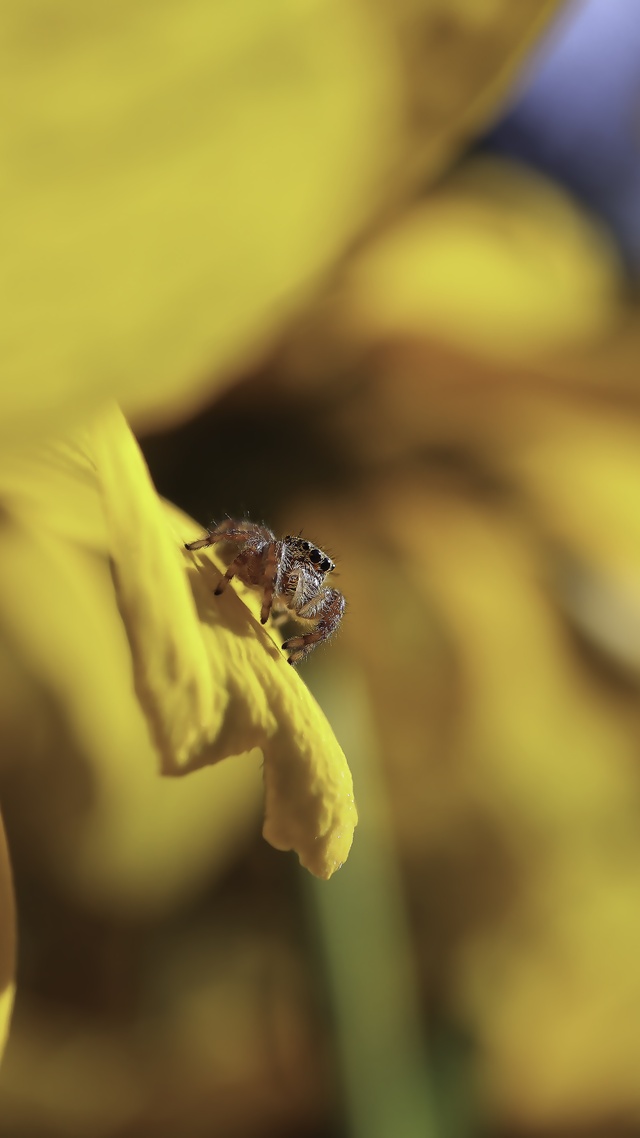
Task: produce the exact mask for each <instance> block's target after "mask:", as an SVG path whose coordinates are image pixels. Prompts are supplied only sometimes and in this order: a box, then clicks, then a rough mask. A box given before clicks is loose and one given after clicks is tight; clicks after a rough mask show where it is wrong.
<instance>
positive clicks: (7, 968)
mask: <svg viewBox="0 0 640 1138" xmlns="http://www.w3.org/2000/svg"><path fill="white" fill-rule="evenodd" d="M15 971H16V912H15V903H14V899H13V883H12V879H11V865H10V862H9V851H8V850H7V842H6V838H5V832H4V825H3V823H2V819H1V818H0V1058H1V1057H2V1055H3V1053H4V1049H5V1045H6V1042H7V1035H8V1033H9V1024H10V1022H11V1012H12V1010H13V997H14V992H15Z"/></svg>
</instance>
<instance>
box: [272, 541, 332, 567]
mask: <svg viewBox="0 0 640 1138" xmlns="http://www.w3.org/2000/svg"><path fill="white" fill-rule="evenodd" d="M284 540H285V542H289V543H290V544H291V545H292V546H294V548H295V550H296V556H297V558H298V560H299V561H308V562H310V564H311V565H313V567H314V569H317V570H318V572H319V573H332V572H333V570H334V569H335V565H334V564H333V561H332V560H331V558H330V557H327V555H326V553H324V552H323V550H322V549H318V547H317V545H313V544H312V543H311V542H310V541H304V540H303V539H302V538H301V537H285V539H284Z"/></svg>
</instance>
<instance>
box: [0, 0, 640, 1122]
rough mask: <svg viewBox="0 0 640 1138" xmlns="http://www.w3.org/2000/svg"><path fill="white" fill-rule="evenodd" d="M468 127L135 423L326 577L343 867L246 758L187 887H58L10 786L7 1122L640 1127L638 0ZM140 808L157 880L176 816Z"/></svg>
mask: <svg viewBox="0 0 640 1138" xmlns="http://www.w3.org/2000/svg"><path fill="white" fill-rule="evenodd" d="M453 8H456V5H453ZM493 8H495V5H493V6H492V5H491V4H489V3H482V4H481V3H479V2H478V4H477V6H476V8H475V9H474V12H475V16H473V18H472V16H471V15H470V14H469V13H470V11H471V9H468V10H467V11H466V14H465V15H466V18H467V19H468V20H469V21H471V22H472V19H475V18H477V20H478V23H479V25H480V24H481V23H482V20H483V19H484V18H485V17H486V18H487V19H488V18H489V17H488V16H487V12H489V10H490V9H491V10H493ZM485 9H486V11H485ZM452 11H453V9H452ZM150 18H151V19H152V18H153V16H152V15H151V17H150ZM455 18H456V17H455V14H452V12H450V13H449V19H450V21H451V26H453V24H454V23H455ZM434 26H435V25H434ZM448 28H449V32H450V30H451V28H450V27H449V25H448V24H447V19H446V18H445V17H444V16H442V14H441V17H440V22H439V24H438V25H437V29H436V30H437V33H438V34H437V35H435V32H434V44H433V45H432V46H431V47H430V49H429V50H430V51H431V52H432V53H433V57H434V59H436V60H437V58H438V52H439V51H440V50H442V51H444V52H446V45H447V42H448V41H447V35H448ZM475 50H476V51H477V55H478V58H479V59H480V62H479V63H478V67H479V68H481V57H482V52H483V50H484V48H483V43H482V37H481V36H480V37H479V38H478V41H477V48H476V49H475ZM458 66H459V67H460V69H462V70H464V69H468V68H469V66H470V62H469V58H467V57H465V56H461V57H460V59H459V60H458ZM449 78H451V76H449ZM453 78H455V76H454V77H453ZM446 81H447V75H446V74H443V77H442V83H443V84H444V83H446ZM452 81H453V79H452ZM436 94H437V90H436ZM485 117H486V119H487V122H488V126H487V127H486V128H485V127H483V128H482V129H480V130H476V131H475V132H470V134H471V136H470V137H469V139H468V141H467V142H466V143H465V145H464V147H462V148H461V151H460V153H459V154H458V155H457V157H456V159H455V161H454V162H450V163H449V164H448V165H446V164H444V165H446V169H443V172H442V173H440V174H439V175H438V177H437V179H436V181H435V183H434V181H433V179H432V178H429V179H426V178H425V179H424V184H422V185H420V186H418V188H417V190H416V191H415V192H413V193H411V194H406V193H404V194H401V195H399V197H400V198H401V200H400V201H397V202H395V203H394V205H393V208H389V209H388V210H387V211H386V213H385V214H384V216H383V217H382V218H379V219H378V221H376V223H375V224H372V225H370V226H369V227H368V229H367V231H366V234H365V235H364V236H362V237H360V238H359V239H358V240H357V241H354V242H353V243H352V247H351V248H350V250H349V252H348V255H346V256H345V257H344V258H342V259H341V260H340V263H339V264H338V265H337V266H335V267H334V268H333V269H332V270H331V272H330V273H329V274H327V275H326V278H325V279H324V284H323V287H322V289H321V290H320V293H319V295H316V296H315V297H314V298H313V300H311V301H309V302H308V303H306V304H305V305H304V306H303V307H302V309H301V311H299V313H298V314H297V315H296V317H295V319H291V320H290V321H289V322H288V323H287V326H286V328H285V330H284V332H282V333H281V334H279V335H278V337H274V338H273V341H272V342H270V344H269V347H268V349H265V350H263V351H262V352H260V353H258V354H257V357H258V358H256V353H253V357H252V358H251V362H250V364H247V365H246V366H244V367H241V368H236V370H235V371H234V373H233V375H232V376H231V377H230V381H229V383H228V386H227V389H226V390H225V391H224V392H223V393H222V394H220V395H219V396H218V397H217V398H216V399H215V400H214V401H212V402H210V403H209V405H207V406H206V407H205V408H204V409H203V410H201V411H200V412H199V413H198V414H197V415H195V416H191V417H189V416H188V410H185V413H184V414H183V415H182V420H183V421H181V422H179V423H178V424H177V425H174V426H173V427H171V428H168V429H158V428H157V427H156V428H154V429H152V428H151V427H150V426H145V424H144V423H142V424H138V425H137V427H138V433H139V437H140V441H141V445H142V448H143V450H144V453H145V456H146V459H147V462H148V464H149V467H150V470H151V473H152V476H153V479H154V481H155V483H156V486H157V488H158V490H159V492H160V493H161V494H162V495H163V496H164V497H166V498H168V499H170V500H171V501H172V502H174V503H176V504H177V505H178V506H180V507H181V508H182V509H183V510H185V511H186V512H188V513H189V514H191V515H192V516H193V517H194V519H196V520H197V525H199V526H202V527H205V526H207V525H209V524H210V523H211V522H212V521H213V520H215V521H219V520H221V519H222V518H223V517H224V516H225V515H231V516H247V517H250V518H251V519H253V520H257V521H263V520H264V521H266V523H267V524H268V525H269V526H270V527H271V528H273V529H274V531H275V532H276V533H278V534H280V533H288V532H298V531H299V530H300V529H302V530H303V532H304V534H305V535H306V536H308V537H309V538H311V539H312V540H313V541H314V542H317V543H318V544H319V545H320V546H321V547H322V548H323V549H325V550H327V551H328V552H329V553H330V554H331V555H332V556H333V557H334V559H335V560H336V562H337V566H338V569H337V574H338V581H337V584H338V586H339V587H340V588H341V589H342V590H343V591H344V593H345V595H346V597H347V600H348V610H347V614H346V617H345V620H344V622H343V628H342V629H341V631H340V633H339V635H338V636H337V637H336V638H335V640H334V641H332V642H331V643H330V644H329V645H327V646H323V647H321V648H320V649H318V651H317V652H316V653H314V655H313V656H312V658H311V659H310V660H309V661H308V663H305V664H304V665H303V666H302V667H301V668H300V674H301V676H302V677H303V679H304V681H305V682H306V683H307V684H308V685H309V687H310V688H311V689H312V691H313V692H314V694H315V695H316V697H317V699H318V700H319V702H320V703H321V705H322V707H323V708H324V710H325V712H326V714H327V716H328V718H329V721H330V723H331V724H332V726H333V728H334V730H335V732H336V734H337V736H338V738H339V740H340V742H341V744H342V746H343V747H344V749H345V752H346V754H347V757H348V759H349V762H350V765H351V767H352V770H353V774H354V780H355V785H356V798H357V802H358V807H359V813H360V825H359V827H358V830H357V832H356V839H355V843H354V848H353V851H352V854H351V857H350V859H349V861H348V862H347V864H346V865H345V866H344V867H343V868H342V869H341V870H340V872H339V874H337V875H336V877H335V878H333V879H332V880H331V881H330V882H329V883H326V882H318V881H315V880H314V879H312V878H311V877H310V875H308V874H307V873H305V871H303V870H301V869H300V868H299V867H298V865H297V863H296V859H295V857H294V856H293V855H284V854H281V853H278V852H276V851H274V850H272V849H271V848H270V847H269V846H268V845H267V844H266V843H265V842H264V841H263V840H262V838H261V836H260V824H261V823H260V819H261V796H260V756H259V754H256V753H253V754H251V755H248V756H243V757H239V758H238V759H237V760H229V761H227V762H226V763H225V764H222V766H221V767H220V768H214V769H212V770H208V771H203V772H198V774H197V775H194V776H190V779H187V780H185V785H186V784H187V783H190V782H193V789H188V790H185V791H182V790H181V789H180V787H179V786H178V792H179V793H180V794H181V795H182V794H184V801H183V805H182V806H181V812H180V816H179V818H178V819H175V818H173V816H172V817H171V819H170V820H169V822H167V823H166V825H168V826H170V827H173V830H172V833H171V841H172V842H176V841H177V838H179V841H178V842H177V844H178V846H179V847H180V849H181V850H182V854H181V855H180V856H181V857H182V858H183V859H184V867H183V868H182V869H180V868H179V869H178V870H176V873H175V880H173V881H172V882H169V883H168V884H166V883H165V882H157V883H156V884H155V885H152V886H151V887H150V888H149V890H148V891H146V892H145V888H143V887H142V886H141V888H140V893H139V896H138V895H136V892H135V889H133V888H131V889H129V890H128V891H127V890H126V889H125V890H123V894H122V896H120V894H119V893H118V890H117V889H116V888H112V889H111V890H110V892H108V895H107V894H102V893H101V892H100V889H99V887H98V885H96V884H95V883H92V882H91V880H90V879H89V880H88V882H85V886H84V889H78V888H77V886H76V885H75V884H74V886H73V888H72V887H69V888H66V887H65V884H64V881H61V879H60V875H59V874H58V876H57V877H55V878H52V877H51V876H50V875H48V874H47V872H46V867H45V866H43V865H42V864H41V861H39V860H38V857H37V856H36V855H34V852H33V844H32V842H31V841H30V840H27V839H25V837H24V825H23V823H24V817H23V814H24V811H25V810H26V806H24V805H23V801H26V799H25V797H24V796H25V795H26V794H27V790H28V789H29V788H28V780H27V790H25V783H24V780H20V779H15V777H13V776H12V775H11V774H10V773H9V774H8V773H6V772H5V773H4V775H3V780H4V785H3V788H2V789H3V795H4V798H5V801H7V802H8V803H9V809H8V810H7V829H8V834H9V839H10V843H11V848H12V852H13V857H14V862H15V871H16V891H17V896H18V907H19V922H20V931H21V948H20V969H19V984H20V988H19V992H20V995H19V998H18V1003H17V1007H16V1014H15V1018H14V1024H13V1028H12V1036H11V1041H10V1045H9V1048H8V1051H7V1055H6V1058H5V1061H4V1065H3V1069H2V1074H1V1076H0V1138H23V1136H24V1138H67V1136H69V1138H75V1136H78V1138H152V1136H153V1138H165V1136H166V1138H168V1136H169V1135H175V1134H179V1135H181V1136H183V1135H184V1136H185V1138H192V1136H193V1138H209V1136H211V1138H419V1136H422V1138H476V1136H482V1138H494V1136H495V1138H518V1136H527V1138H538V1136H540V1138H543V1136H544V1138H630V1136H632V1135H636V1134H638V1133H640V712H639V701H638V694H639V685H640V509H639V499H640V494H639V491H640V398H639V395H640V386H639V379H638V374H639V372H638V365H639V361H640V295H639V283H638V278H639V274H640V10H639V9H638V6H637V5H636V4H635V3H633V2H632V0H577V2H573V3H568V4H566V5H564V6H561V7H560V8H559V9H558V11H557V13H556V14H555V15H554V18H553V20H552V21H551V22H550V24H549V25H548V26H547V27H546V28H545V30H544V33H543V35H542V37H541V39H540V40H539V42H538V43H537V44H536V45H535V47H534V48H532V49H531V50H530V51H529V52H528V54H526V56H525V57H524V59H523V60H521V61H520V62H519V63H518V66H517V68H516V70H515V73H514V74H513V75H511V76H510V78H509V81H508V83H507V84H506V89H505V90H504V91H503V92H502V93H501V96H500V99H499V100H498V102H497V105H496V106H494V107H493V110H492V113H491V115H487V116H485ZM489 120H490V121H489ZM199 532H200V531H199V530H198V529H197V528H196V529H195V531H194V538H195V537H197V536H198V535H199ZM79 771H80V764H79V763H78V762H76V761H75V760H74V759H73V758H72V759H71V760H70V762H69V773H68V784H67V792H66V793H67V796H68V795H71V797H72V798H73V808H74V810H77V811H82V810H84V809H87V808H88V807H87V803H88V802H89V801H90V794H89V792H88V791H87V787H86V786H85V784H84V782H83V778H82V776H81V774H80V773H79ZM74 772H75V774H74ZM205 782H206V795H207V796H208V797H207V816H206V818H205V817H204V816H203V812H202V808H201V805H199V802H198V799H199V798H201V794H204V793H205ZM176 785H177V784H172V787H171V791H172V793H173V792H175V786H176ZM127 794H128V795H129V797H127V804H126V806H125V805H123V804H122V803H121V802H120V800H119V798H118V794H117V793H114V795H113V801H114V803H115V804H116V805H115V806H114V807H113V808H114V809H116V807H117V808H118V809H121V810H125V809H126V810H128V811H129V812H130V816H131V817H132V818H134V819H135V818H138V819H139V831H138V829H137V823H134V826H133V829H134V831H135V832H136V833H138V834H139V842H138V844H136V843H135V842H134V843H133V845H132V846H131V849H130V850H129V853H130V854H131V857H132V859H133V861H135V860H136V859H138V860H137V862H136V865H137V867H138V868H137V869H136V873H138V878H136V880H138V879H139V880H140V881H142V882H149V881H152V880H153V875H154V864H157V863H154V857H155V853H156V847H157V845H158V844H159V841H160V838H161V837H162V833H163V831H162V828H161V826H160V823H158V822H157V818H158V816H159V815H158V814H156V813H155V812H156V811H159V813H160V814H162V809H163V808H162V806H161V805H158V802H156V800H155V798H154V799H153V800H151V799H150V798H149V797H148V788H147V787H146V784H143V783H142V782H141V784H140V787H139V788H137V787H135V786H134V787H133V789H130V788H129V789H128V791H127ZM118 803H120V805H119V806H118ZM216 803H217V805H216ZM47 809H49V804H48V805H47V808H46V809H45V810H43V812H42V813H43V817H42V818H41V819H40V818H39V820H38V824H42V825H44V826H52V827H54V828H55V827H56V826H59V827H61V828H62V827H63V826H64V819H65V817H66V815H65V812H64V811H65V809H68V806H65V807H64V809H63V808H62V807H61V808H60V810H59V811H58V813H56V810H58V806H57V804H56V800H55V799H54V801H53V804H52V805H51V806H50V810H51V816H50V817H48V818H45V817H44V815H45V814H46V813H47ZM164 824H165V823H164V822H163V823H162V825H164ZM156 825H157V826H159V827H160V828H159V829H158V830H157V832H155V831H154V827H155V826H156ZM31 826H33V823H31ZM32 832H33V831H32V829H31V830H29V833H30V834H32ZM152 832H154V833H155V837H154V836H153V833H152ZM117 834H118V830H117V826H114V828H113V831H112V836H111V838H110V839H109V840H110V841H111V842H112V843H113V846H114V850H115V847H117V845H118V837H117ZM154 843H155V844H154ZM77 856H78V857H82V850H81V848H79V850H78V854H77ZM106 856H110V851H109V848H108V847H107V848H106V852H105V857H106ZM122 866H123V868H122V874H123V879H124V877H126V875H127V874H128V873H129V872H133V871H130V870H129V869H128V862H127V860H126V857H123V860H122ZM158 872H160V870H158ZM165 884H166V888H165Z"/></svg>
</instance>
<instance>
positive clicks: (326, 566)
mask: <svg viewBox="0 0 640 1138" xmlns="http://www.w3.org/2000/svg"><path fill="white" fill-rule="evenodd" d="M320 568H321V569H322V572H323V573H328V572H329V570H330V569H333V565H332V564H331V562H330V561H329V558H328V557H325V559H324V561H322V562H321V563H320Z"/></svg>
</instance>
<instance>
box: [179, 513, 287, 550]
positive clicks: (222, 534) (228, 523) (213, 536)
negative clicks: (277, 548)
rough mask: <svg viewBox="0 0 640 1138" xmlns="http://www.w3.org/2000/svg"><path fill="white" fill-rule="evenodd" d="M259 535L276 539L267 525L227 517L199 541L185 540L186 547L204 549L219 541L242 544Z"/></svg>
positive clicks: (267, 538)
mask: <svg viewBox="0 0 640 1138" xmlns="http://www.w3.org/2000/svg"><path fill="white" fill-rule="evenodd" d="M257 536H260V537H262V538H265V539H266V540H267V541H273V540H274V537H273V534H272V533H271V530H268V529H267V527H266V526H259V525H256V524H255V522H249V521H247V522H243V521H240V520H238V519H237V518H225V520H224V521H223V522H220V524H219V525H217V526H214V528H213V529H210V530H209V531H208V532H207V536H206V537H201V538H199V539H198V541H189V542H185V549H191V550H196V549H204V548H205V546H207V545H215V544H216V542H218V541H235V542H237V543H238V544H239V545H241V544H243V543H244V542H247V541H251V539H252V538H255V537H257Z"/></svg>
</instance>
